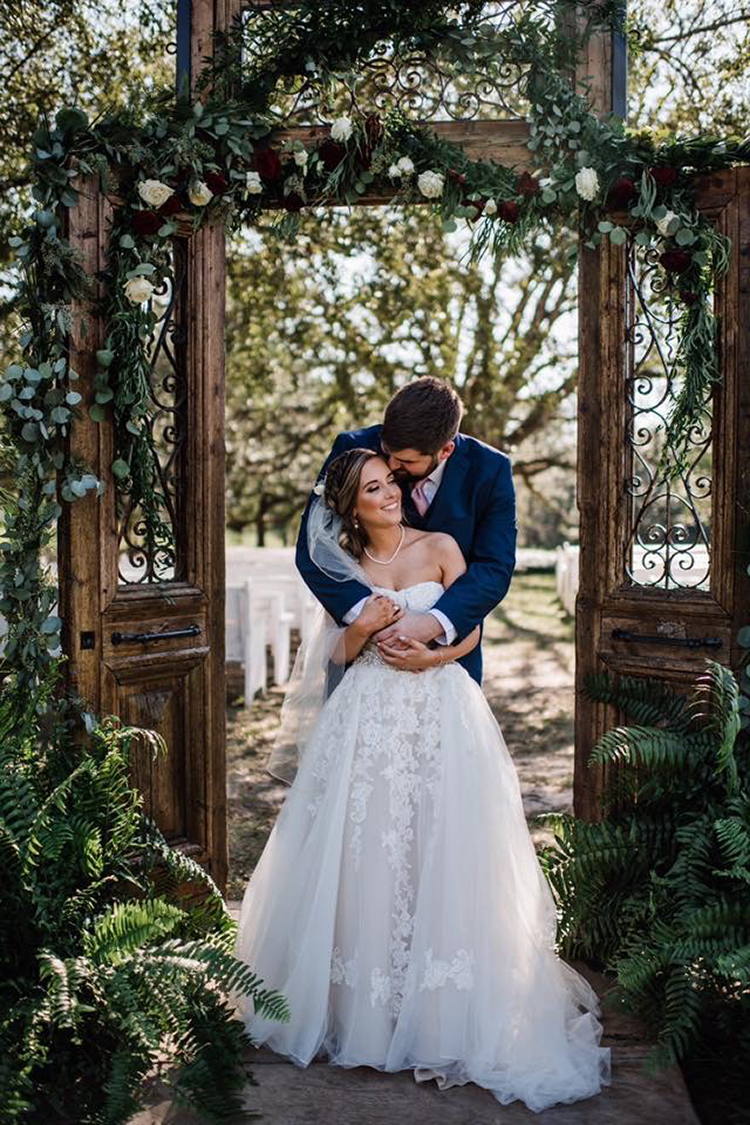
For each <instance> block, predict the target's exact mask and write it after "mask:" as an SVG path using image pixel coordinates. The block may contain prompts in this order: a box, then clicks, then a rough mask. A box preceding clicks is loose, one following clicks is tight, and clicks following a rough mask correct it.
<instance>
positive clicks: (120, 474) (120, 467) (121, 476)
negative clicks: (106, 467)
mask: <svg viewBox="0 0 750 1125" xmlns="http://www.w3.org/2000/svg"><path fill="white" fill-rule="evenodd" d="M112 472H113V474H114V475H115V476H116V477H117V479H118V480H125V478H126V477H128V476H129V475H130V465H128V463H127V461H123V459H122V457H118V458H117V460H116V461H113V462H112Z"/></svg>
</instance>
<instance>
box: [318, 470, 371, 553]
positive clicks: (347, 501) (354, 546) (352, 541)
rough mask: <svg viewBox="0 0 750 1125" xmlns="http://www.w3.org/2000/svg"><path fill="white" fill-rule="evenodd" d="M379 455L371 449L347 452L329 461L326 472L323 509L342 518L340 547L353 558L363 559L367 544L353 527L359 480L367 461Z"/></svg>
mask: <svg viewBox="0 0 750 1125" xmlns="http://www.w3.org/2000/svg"><path fill="white" fill-rule="evenodd" d="M379 456H380V454H379V453H376V452H375V451H374V450H372V449H347V451H346V453H340V454H339V456H338V457H335V458H334V459H333V461H331V464H330V465H329V466H328V472H327V473H326V487H325V492H324V494H323V499H324V501H325V504H326V507H328V508H331V509H332V511H334V512H336V514H337V515H339V516H340V517H341V533H340V535H339V546H341V547H343V548H344V550H345V551H348V552H349V554H350V555H354V557H355V559H359V558H361V557H362V555H363V553H364V548H365V543H366V542H367V536H366V534H365V532H364V530H363V529H362V527H360V526H356V525H355V523H354V516H353V515H352V513H353V511H354V509H355V508H356V506H357V495H358V493H359V478H360V477H361V476H362V469H363V468H364V466H365V464H366V463H367V461H369V460H370V458H371V457H379Z"/></svg>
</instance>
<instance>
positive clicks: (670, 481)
mask: <svg viewBox="0 0 750 1125" xmlns="http://www.w3.org/2000/svg"><path fill="white" fill-rule="evenodd" d="M627 263H628V265H627V268H628V281H627V298H626V322H625V359H626V394H627V422H626V425H627V447H626V448H627V452H628V462H629V467H628V469H627V470H626V472H627V476H626V479H625V491H626V493H627V495H628V497H629V498H630V501H631V504H630V513H631V515H630V540H629V550H628V553H627V557H626V564H625V571H626V573H625V579H626V583H627V584H629V585H633V586H652V587H660V588H662V589H665V590H675V589H686V588H690V589H701V590H707V589H708V587H709V583H710V564H711V505H712V497H711V487H712V482H711V470H712V464H711V460H712V400H711V396H710V395H708V396H707V397H706V399H705V402H704V404H703V409H702V413H701V417H700V420H699V421H698V422H697V423H696V424H695V426H694V427H693V430H692V432H691V435H690V443H689V456H688V461H687V464H686V465H684V466H683V467H681V468H680V469H679V471H677V472H676V473H674V471H673V470H674V469H675V467H676V466H677V459H676V458H675V457H674V456H673V455H672V450H670V449H669V448H666V449H665V425H666V421H667V419H668V417H669V414H670V410H671V408H672V405H673V403H674V401H675V383H676V380H677V379H678V378H679V377H680V375H681V372H680V356H679V354H678V353H677V352H676V350H675V348H676V344H677V342H678V333H677V319H678V317H679V315H680V306H679V305H678V304H677V302H676V301H675V300H673V297H672V291H671V288H670V283H669V281H668V280H665V274H664V272H663V271H662V270H661V269H659V268H658V251H657V250H655V249H654V248H653V247H652V248H648V249H644V248H643V247H642V246H640V245H638V244H637V243H636V242H635V241H634V240H631V241H630V242H629V245H628V252H627Z"/></svg>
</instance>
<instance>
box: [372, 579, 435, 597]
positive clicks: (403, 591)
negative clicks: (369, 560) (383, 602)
mask: <svg viewBox="0 0 750 1125" xmlns="http://www.w3.org/2000/svg"><path fill="white" fill-rule="evenodd" d="M420 586H439V587H440V589H441V590H444V589H445V587H444V586H443V583H442V582H438V581H437V579H435V578H428V579H427V580H426V581H425V582H414V583H412V585H411V586H402V587H401V588H400V589H399V590H394V588H393V586H373V587H372V588H373V590H377V591H379V592H382V593H384V594H408V593H409V591H410V590H416V589H418V588H419V587H420Z"/></svg>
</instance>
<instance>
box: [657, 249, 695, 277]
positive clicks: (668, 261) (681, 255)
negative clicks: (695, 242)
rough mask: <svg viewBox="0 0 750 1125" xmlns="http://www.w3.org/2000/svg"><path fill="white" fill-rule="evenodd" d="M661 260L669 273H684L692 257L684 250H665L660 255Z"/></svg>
mask: <svg viewBox="0 0 750 1125" xmlns="http://www.w3.org/2000/svg"><path fill="white" fill-rule="evenodd" d="M659 261H660V262H661V264H662V265H663V266H664V269H665V270H668V272H669V273H684V272H685V270H686V269H688V267H689V266H690V262H691V261H692V259H691V257H690V255H689V254H686V253H685V251H684V250H665V251H664V253H663V254H660V255H659Z"/></svg>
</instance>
